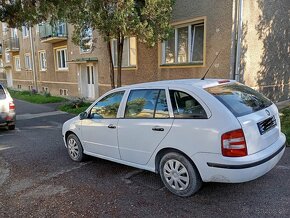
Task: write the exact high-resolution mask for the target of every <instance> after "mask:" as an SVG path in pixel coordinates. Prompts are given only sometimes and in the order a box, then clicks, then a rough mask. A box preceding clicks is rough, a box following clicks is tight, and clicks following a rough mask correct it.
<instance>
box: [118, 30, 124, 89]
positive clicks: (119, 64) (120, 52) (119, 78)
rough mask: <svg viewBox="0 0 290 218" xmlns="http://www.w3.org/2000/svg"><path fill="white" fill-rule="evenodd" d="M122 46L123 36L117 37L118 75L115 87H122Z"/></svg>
mask: <svg viewBox="0 0 290 218" xmlns="http://www.w3.org/2000/svg"><path fill="white" fill-rule="evenodd" d="M123 46H124V36H119V37H118V39H117V47H118V49H117V50H118V70H117V72H118V74H117V87H121V86H122V81H121V80H122V59H123Z"/></svg>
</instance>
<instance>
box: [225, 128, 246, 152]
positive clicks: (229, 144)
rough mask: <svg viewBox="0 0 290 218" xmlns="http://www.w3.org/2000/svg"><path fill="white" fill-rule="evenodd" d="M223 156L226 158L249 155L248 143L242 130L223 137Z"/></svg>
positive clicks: (228, 133)
mask: <svg viewBox="0 0 290 218" xmlns="http://www.w3.org/2000/svg"><path fill="white" fill-rule="evenodd" d="M222 154H223V156H226V157H243V156H247V155H248V151H247V143H246V139H245V135H244V132H243V130H242V129H237V130H234V131H231V132H227V133H225V134H223V135H222Z"/></svg>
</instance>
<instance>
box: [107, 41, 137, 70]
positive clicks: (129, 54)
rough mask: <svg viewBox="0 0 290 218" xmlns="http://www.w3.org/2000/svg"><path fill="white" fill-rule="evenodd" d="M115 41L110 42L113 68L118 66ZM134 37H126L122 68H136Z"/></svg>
mask: <svg viewBox="0 0 290 218" xmlns="http://www.w3.org/2000/svg"><path fill="white" fill-rule="evenodd" d="M117 51H118V49H117V40H115V39H114V40H113V41H112V56H113V63H114V66H115V67H117V65H118V52H117ZM136 53H137V49H136V37H126V38H125V40H124V45H123V57H122V67H136V63H137V54H136Z"/></svg>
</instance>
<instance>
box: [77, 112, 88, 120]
mask: <svg viewBox="0 0 290 218" xmlns="http://www.w3.org/2000/svg"><path fill="white" fill-rule="evenodd" d="M79 117H80V120H83V119H86V118H88V113H87V112H86V111H85V112H82V113H80V115H79Z"/></svg>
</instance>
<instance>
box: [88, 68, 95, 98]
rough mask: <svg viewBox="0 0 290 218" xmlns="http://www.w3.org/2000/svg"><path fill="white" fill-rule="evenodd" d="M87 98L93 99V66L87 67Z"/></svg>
mask: <svg viewBox="0 0 290 218" xmlns="http://www.w3.org/2000/svg"><path fill="white" fill-rule="evenodd" d="M87 82H88V89H87V90H88V98H89V99H94V98H95V71H94V66H93V65H87Z"/></svg>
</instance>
